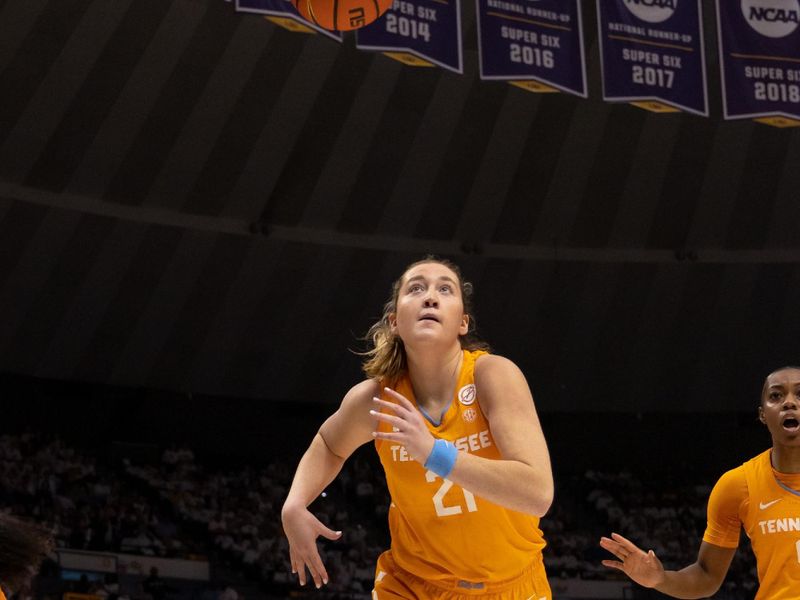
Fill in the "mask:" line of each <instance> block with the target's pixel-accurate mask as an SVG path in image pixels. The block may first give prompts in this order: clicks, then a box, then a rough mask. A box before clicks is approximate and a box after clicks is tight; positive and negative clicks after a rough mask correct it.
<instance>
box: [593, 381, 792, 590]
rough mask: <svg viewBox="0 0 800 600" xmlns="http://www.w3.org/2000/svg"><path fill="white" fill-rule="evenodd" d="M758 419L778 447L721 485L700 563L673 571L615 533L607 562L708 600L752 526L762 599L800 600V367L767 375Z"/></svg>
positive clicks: (650, 583) (642, 579)
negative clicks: (613, 556) (740, 539)
mask: <svg viewBox="0 0 800 600" xmlns="http://www.w3.org/2000/svg"><path fill="white" fill-rule="evenodd" d="M758 413H759V419H760V420H761V422H762V423H764V424H765V425H766V426H767V428H768V429H769V432H770V435H771V436H772V448H771V449H770V450H767V451H765V452H763V453H761V454H759V455H758V456H756V457H755V458H752V459H751V460H749V461H747V462H746V463H744V464H743V465H741V466H739V467H737V468H735V469H733V470H731V471H728V472H727V473H725V474H724V475H723V476H722V477H721V478H720V479H719V481H718V482H717V484H716V485H715V486H714V489H713V490H712V492H711V497H710V498H709V500H708V526H707V528H706V532H705V535H704V536H703V542H702V544H701V545H700V552H699V554H698V556H697V561H696V562H695V563H693V564H691V565H689V566H688V567H686V568H685V569H682V570H680V571H665V570H664V567H663V566H662V565H661V562H660V561H659V560H658V558H657V557H656V555H655V554H654V553H653V551H652V550H651V551H649V552H647V553H645V552H643V551H642V550H641V549H640V548H638V547H637V546H636V545H634V544H633V543H632V542H630V541H629V540H627V539H625V538H624V537H622V536H621V535H618V534H612V536H611V538H602V540H601V541H600V545H601V546H602V547H603V548H605V549H606V550H608V551H610V552H611V553H612V554H614V555H615V556H616V557H617V558H618V559H619V560H606V561H603V564H605V565H606V566H609V567H612V568H615V569H619V570H621V571H623V572H624V573H626V574H627V575H628V576H629V577H630V578H631V579H633V580H634V581H636V582H637V583H640V584H641V585H644V586H646V587H651V588H655V589H657V590H658V591H660V592H662V593H664V594H667V595H669V596H673V597H675V598H706V597H709V596H712V595H713V594H715V593H716V592H717V590H718V589H719V587H720V585H721V584H722V582H723V580H724V579H725V575H726V574H727V572H728V568H729V567H730V564H731V560H732V559H733V555H734V554H735V552H736V548H737V546H738V545H739V531H740V530H741V529H742V528H744V531H745V533H746V534H747V536H748V537H749V538H750V543H751V545H752V547H753V553H754V554H755V556H756V564H757V568H758V582H759V588H758V593H757V594H756V600H797V598H800V368H798V367H783V368H781V369H778V370H777V371H774V372H772V373H770V374H769V375H768V376H767V379H766V381H765V382H764V387H763V389H762V392H761V404H760V406H759V408H758Z"/></svg>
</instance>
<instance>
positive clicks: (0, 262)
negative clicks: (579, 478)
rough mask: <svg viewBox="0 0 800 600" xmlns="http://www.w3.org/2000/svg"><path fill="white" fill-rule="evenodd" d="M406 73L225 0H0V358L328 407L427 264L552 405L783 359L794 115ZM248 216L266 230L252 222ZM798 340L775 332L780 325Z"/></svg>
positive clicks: (693, 393)
mask: <svg viewBox="0 0 800 600" xmlns="http://www.w3.org/2000/svg"><path fill="white" fill-rule="evenodd" d="M462 8H463V15H462V16H463V20H462V23H463V31H464V40H463V41H464V47H465V52H464V73H463V74H455V73H451V72H447V71H444V70H442V69H438V68H428V69H415V68H411V67H408V66H405V65H401V64H399V63H397V62H395V61H392V60H390V59H389V58H387V57H384V56H382V55H380V54H379V53H367V52H362V51H359V50H357V49H356V48H355V43H354V36H353V35H346V36H345V38H344V40H343V42H342V43H341V44H340V43H337V42H335V41H333V40H331V39H329V38H327V37H324V36H321V35H303V34H293V33H290V32H288V31H285V30H283V29H280V28H278V27H276V26H275V25H273V24H272V23H269V22H267V21H266V20H265V19H263V18H261V17H259V16H257V15H244V14H237V13H236V12H235V11H234V10H233V7H232V5H231V4H229V3H225V2H223V1H222V0H165V1H164V2H154V1H152V0H141V1H139V0H123V1H121V2H114V3H108V2H107V1H102V0H95V1H93V2H77V1H74V0H58V1H55V0H51V1H50V2H45V1H44V0H0V37H2V40H3V44H0V89H2V90H3V94H2V95H0V305H1V306H2V307H3V309H4V314H6V316H7V318H6V319H5V320H4V321H3V322H2V324H0V371H10V372H13V373H27V374H34V375H38V376H45V377H55V378H75V379H83V380H88V381H96V382H101V383H124V384H126V385H137V386H155V387H160V388H165V389H176V390H183V391H190V392H201V393H203V392H204V393H213V394H218V395H243V396H252V397H266V398H278V397H280V398H285V399H295V400H312V401H313V400H325V401H331V402H335V401H336V400H337V399H338V398H340V397H341V394H342V393H343V392H344V391H345V390H346V389H347V388H348V387H349V386H350V385H352V384H353V383H355V381H357V380H358V378H359V377H360V374H359V371H358V365H359V358H358V357H356V356H354V355H352V354H350V353H349V352H348V348H352V347H354V346H355V345H357V342H356V339H355V337H356V336H357V335H359V334H362V333H364V331H365V330H366V329H367V328H368V327H369V325H370V324H371V323H372V322H373V321H374V320H375V319H376V318H378V317H379V316H380V309H381V306H382V303H383V302H384V301H385V299H386V295H387V292H388V288H389V285H390V283H391V282H392V281H393V280H394V279H395V278H396V277H397V276H398V275H399V274H400V272H401V270H402V269H403V267H404V266H405V265H406V264H408V263H409V262H412V261H413V260H416V259H418V258H420V257H421V256H422V255H424V254H425V253H427V252H440V253H444V254H448V255H452V256H453V257H454V258H456V259H457V261H458V262H459V263H460V264H461V265H462V267H463V268H464V271H465V272H466V273H467V274H468V275H469V276H470V277H471V278H472V279H474V280H475V282H476V283H477V285H478V296H477V298H478V305H477V312H478V318H479V321H480V325H481V331H482V332H483V333H485V335H486V337H487V338H488V340H489V341H490V342H492V343H493V344H494V345H495V346H496V347H497V348H498V350H499V351H500V352H502V353H503V354H506V355H508V356H510V357H511V358H513V359H514V360H516V361H517V362H518V363H519V364H520V366H521V367H522V368H523V371H524V372H525V373H526V375H527V376H528V377H529V378H530V379H531V380H532V382H533V383H534V388H535V390H536V393H537V398H538V399H539V405H540V407H541V408H543V409H545V410H548V409H549V410H557V409H569V408H583V409H586V408H598V407H599V408H603V409H614V410H640V409H641V410H650V409H653V408H654V407H661V406H664V407H669V408H675V409H678V410H692V411H693V410H697V409H698V408H703V409H708V410H713V409H722V408H728V407H730V406H731V404H732V403H733V404H736V406H749V404H747V402H749V400H748V398H749V396H747V397H746V396H745V395H742V394H739V395H736V400H733V401H731V400H730V396H731V395H732V394H735V393H736V391H735V390H734V389H732V387H731V386H732V385H733V384H732V383H731V382H732V381H739V382H741V381H742V378H755V379H756V380H757V379H759V377H760V376H761V375H760V374H759V373H758V370H759V369H761V368H762V366H763V365H764V364H772V363H776V364H781V363H784V362H792V361H793V359H792V358H791V353H792V352H793V348H794V345H795V344H794V337H795V334H794V331H796V330H797V328H798V327H800V323H798V320H800V317H798V316H797V311H796V310H794V307H795V306H796V305H797V304H798V303H799V302H800V298H798V294H799V293H800V292H798V291H797V290H798V289H800V286H798V278H800V274H798V267H797V264H798V263H800V249H798V242H797V236H796V235H795V234H794V231H795V229H796V225H795V223H796V222H797V221H798V220H800V203H798V202H797V189H798V186H800V169H797V164H800V130H796V129H795V130H777V129H773V128H768V127H765V126H763V125H756V124H753V123H751V122H737V123H732V122H724V121H722V119H721V117H720V114H719V113H720V110H719V108H720V107H719V104H720V98H719V85H718V83H717V79H718V74H717V72H716V70H717V67H716V59H715V54H716V49H715V46H714V33H713V29H714V22H713V20H714V19H713V17H714V15H713V14H711V13H710V12H709V14H706V16H705V32H706V35H707V39H706V41H707V48H708V55H709V61H708V62H709V83H710V96H711V104H712V111H711V112H712V114H711V117H710V118H707V119H706V118H701V117H697V116H691V115H686V114H673V115H655V114H650V113H645V112H642V111H640V110H639V109H636V108H633V107H630V106H627V105H611V104H607V103H603V102H602V101H601V99H600V98H601V93H602V90H601V84H600V81H599V69H600V65H599V51H598V46H597V40H596V37H597V31H596V17H595V14H594V11H595V8H594V3H592V2H584V3H583V8H584V16H585V21H584V32H585V38H586V48H587V71H588V76H589V81H588V84H589V91H590V97H589V98H588V99H581V98H576V97H573V96H569V95H566V94H548V95H534V94H531V93H529V92H526V91H523V90H520V89H518V88H515V87H511V86H508V85H506V84H504V83H500V82H488V81H481V80H480V79H479V73H478V71H479V65H478V53H477V45H476V35H477V30H476V26H475V16H474V5H472V4H469V3H464V4H463V5H462ZM258 221H261V222H262V223H261V225H262V226H258V227H253V226H252V225H253V224H254V222H258ZM792 328H794V329H792Z"/></svg>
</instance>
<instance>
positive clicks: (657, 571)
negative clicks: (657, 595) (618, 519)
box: [600, 533, 664, 588]
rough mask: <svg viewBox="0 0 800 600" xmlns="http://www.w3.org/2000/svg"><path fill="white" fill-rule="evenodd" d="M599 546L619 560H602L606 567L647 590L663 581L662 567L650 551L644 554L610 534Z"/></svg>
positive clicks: (634, 545) (632, 545) (625, 540)
mask: <svg viewBox="0 0 800 600" xmlns="http://www.w3.org/2000/svg"><path fill="white" fill-rule="evenodd" d="M600 546H601V547H602V548H604V549H605V550H608V551H609V552H611V554H613V555H614V556H616V557H617V558H618V559H619V560H604V561H603V564H604V565H605V566H606V567H611V568H612V569H618V570H619V571H622V572H623V573H625V574H626V575H627V576H628V577H630V578H631V579H632V580H633V581H635V582H636V583H638V584H639V585H642V586H644V587H648V588H654V587H656V586H657V585H659V584H661V583H662V582H663V581H664V566H663V565H662V564H661V561H660V560H658V557H657V556H656V555H655V553H654V552H653V551H652V550H650V551H648V552H644V551H643V550H642V549H641V548H639V547H638V546H637V545H636V544H634V543H633V542H631V541H630V540H628V539H626V538H624V537H622V536H621V535H619V534H618V533H612V534H611V537H610V538H607V537H602V538H600Z"/></svg>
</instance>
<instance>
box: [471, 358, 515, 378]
mask: <svg viewBox="0 0 800 600" xmlns="http://www.w3.org/2000/svg"><path fill="white" fill-rule="evenodd" d="M508 373H520V370H519V367H518V366H517V365H516V363H514V361H512V360H510V359H508V358H506V357H505V356H501V355H500V354H488V353H487V354H481V355H480V356H478V357H477V358H476V359H475V377H476V378H477V377H485V376H494V375H503V374H508Z"/></svg>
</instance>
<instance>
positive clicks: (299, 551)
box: [281, 506, 342, 588]
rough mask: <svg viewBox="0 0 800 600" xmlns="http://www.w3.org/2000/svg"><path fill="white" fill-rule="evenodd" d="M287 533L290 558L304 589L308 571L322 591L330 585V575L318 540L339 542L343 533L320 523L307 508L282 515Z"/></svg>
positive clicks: (302, 507) (285, 512)
mask: <svg viewBox="0 0 800 600" xmlns="http://www.w3.org/2000/svg"><path fill="white" fill-rule="evenodd" d="M281 517H282V519H283V531H284V533H285V534H286V539H288V540H289V558H290V559H291V561H292V573H297V578H298V580H299V581H300V585H305V584H306V568H308V572H309V573H310V574H311V578H312V579H313V580H314V585H316V586H317V587H318V588H319V587H321V586H322V585H324V584H327V583H328V572H327V571H326V570H325V565H323V564H322V559H321V558H320V556H319V550H317V537H318V536H320V535H321V536H322V537H325V538H328V539H329V540H338V539H339V538H340V537H342V532H341V531H333V530H332V529H328V528H327V527H325V525H324V524H323V523H322V521H320V520H319V519H317V518H316V517H315V516H314V515H312V514H311V512H310V511H309V510H308V509H307V508H305V507H304V506H300V507H296V508H289V509H286V508H284V510H283V512H282V513H281Z"/></svg>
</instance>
